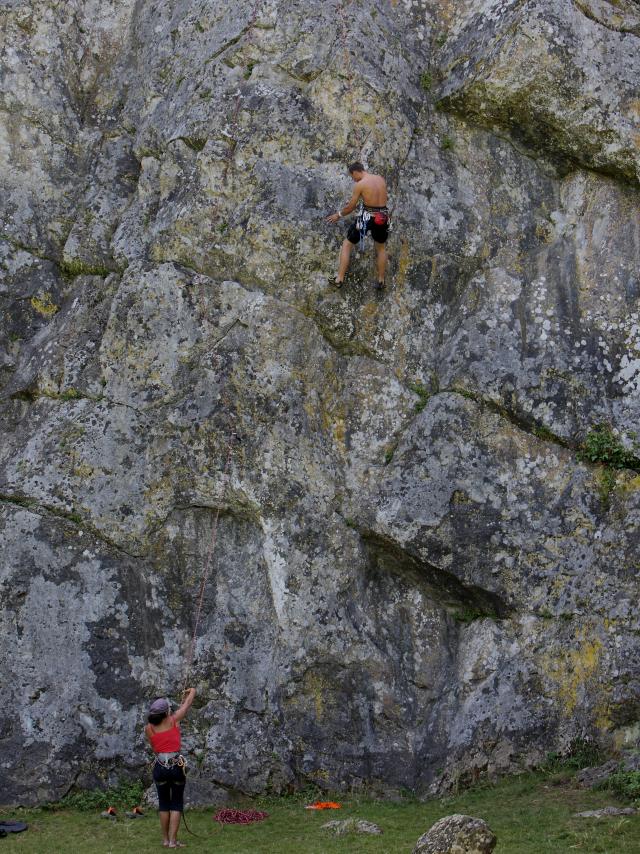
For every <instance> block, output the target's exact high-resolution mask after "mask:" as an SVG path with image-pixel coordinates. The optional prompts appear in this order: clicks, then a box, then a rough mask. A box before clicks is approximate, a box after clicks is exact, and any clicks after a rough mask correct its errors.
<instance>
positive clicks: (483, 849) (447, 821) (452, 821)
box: [413, 815, 497, 854]
mask: <svg viewBox="0 0 640 854" xmlns="http://www.w3.org/2000/svg"><path fill="white" fill-rule="evenodd" d="M496 842H497V839H496V836H495V834H494V833H493V831H492V830H491V828H490V827H489V825H488V824H487V823H486V822H485V821H483V820H482V819H481V818H474V817H473V816H470V815H448V816H445V818H441V819H440V820H439V821H437V822H436V823H435V824H434V825H433V827H432V828H431V829H430V830H428V831H427V832H426V833H424V834H423V835H422V836H421V837H420V839H418V841H417V842H416V847H415V848H414V849H413V854H491V852H492V851H493V849H494V848H495V847H496Z"/></svg>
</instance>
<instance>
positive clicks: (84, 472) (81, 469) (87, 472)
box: [71, 462, 94, 479]
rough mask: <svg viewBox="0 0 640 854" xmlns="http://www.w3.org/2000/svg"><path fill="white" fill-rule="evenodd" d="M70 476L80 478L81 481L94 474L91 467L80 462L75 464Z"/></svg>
mask: <svg viewBox="0 0 640 854" xmlns="http://www.w3.org/2000/svg"><path fill="white" fill-rule="evenodd" d="M71 471H72V474H74V475H76V477H81V478H83V479H85V478H88V477H91V475H92V474H93V472H94V469H93V466H90V465H89V464H88V463H85V462H80V463H76V465H75V466H74V467H73V469H72V470H71Z"/></svg>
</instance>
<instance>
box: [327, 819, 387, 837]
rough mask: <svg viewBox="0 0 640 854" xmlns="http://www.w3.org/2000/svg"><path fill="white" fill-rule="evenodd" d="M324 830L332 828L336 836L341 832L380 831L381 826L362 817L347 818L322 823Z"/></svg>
mask: <svg viewBox="0 0 640 854" xmlns="http://www.w3.org/2000/svg"><path fill="white" fill-rule="evenodd" d="M322 827H323V828H325V829H326V830H332V831H333V832H334V833H335V834H337V835H338V836H339V835H341V834H343V833H382V828H381V827H378V825H377V824H374V823H373V822H372V821H365V820H364V819H362V818H347V819H345V820H344V821H328V822H327V823H326V824H323V825H322Z"/></svg>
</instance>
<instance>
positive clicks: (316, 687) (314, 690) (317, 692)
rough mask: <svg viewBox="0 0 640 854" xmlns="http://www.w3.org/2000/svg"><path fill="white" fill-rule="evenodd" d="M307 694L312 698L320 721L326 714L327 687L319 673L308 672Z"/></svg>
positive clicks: (305, 681)
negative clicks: (325, 692)
mask: <svg viewBox="0 0 640 854" xmlns="http://www.w3.org/2000/svg"><path fill="white" fill-rule="evenodd" d="M304 687H305V694H307V695H308V696H310V697H311V699H312V700H313V705H314V708H315V712H316V718H317V719H318V720H320V719H321V718H322V715H323V713H324V691H325V689H326V685H325V683H324V680H323V679H322V677H321V676H320V675H319V674H318V673H314V672H313V671H312V670H308V671H307V672H306V674H305V677H304Z"/></svg>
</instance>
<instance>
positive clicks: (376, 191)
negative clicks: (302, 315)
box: [327, 161, 389, 290]
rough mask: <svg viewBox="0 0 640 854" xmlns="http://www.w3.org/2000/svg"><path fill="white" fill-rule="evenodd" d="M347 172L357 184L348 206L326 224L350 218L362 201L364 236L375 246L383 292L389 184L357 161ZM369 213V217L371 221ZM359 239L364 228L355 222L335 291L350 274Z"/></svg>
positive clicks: (345, 245) (345, 244) (342, 252)
mask: <svg viewBox="0 0 640 854" xmlns="http://www.w3.org/2000/svg"><path fill="white" fill-rule="evenodd" d="M348 171H349V175H351V178H352V180H353V181H354V182H355V187H354V188H353V194H352V196H351V199H350V201H349V204H348V205H346V207H344V208H342V209H341V210H339V211H338V212H337V213H334V214H331V215H330V216H328V217H327V222H338V220H339V219H341V218H342V217H343V216H347V215H348V214H350V213H351V212H352V211H353V210H355V209H356V206H357V204H358V201H359V200H360V199H362V203H363V205H364V216H365V220H366V221H365V222H364V224H363V227H362V231H364V233H365V234H366V233H367V232H369V231H370V232H371V236H372V237H373V243H374V246H375V247H376V266H377V270H378V278H377V282H376V287H377V288H378V290H382V288H384V274H385V270H386V268H387V250H386V249H385V246H384V244H385V242H386V240H387V237H388V236H389V211H388V209H387V183H386V181H385V180H384V178H382V177H381V176H380V175H372V174H371V173H369V172H367V171H366V169H365V168H364V166H363V165H362V163H359V162H357V161H356V162H355V163H352V164H351V166H349V168H348ZM367 214H368V215H369V217H368V219H367ZM360 237H361V229H360V228H358V220H356V221H355V222H352V223H351V225H350V226H349V230H348V231H347V237H346V239H345V240H344V241H343V242H342V249H341V250H340V267H339V269H338V275H337V276H336V277H335V278H334V279H333V280H332V282H331V283H332V284H333V285H334V286H335V287H336V288H341V287H342V285H343V283H344V277H345V276H346V274H347V269H348V268H349V261H350V260H351V250H352V249H353V247H354V246H355V245H356V244H357V243H358V241H359V240H360Z"/></svg>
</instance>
